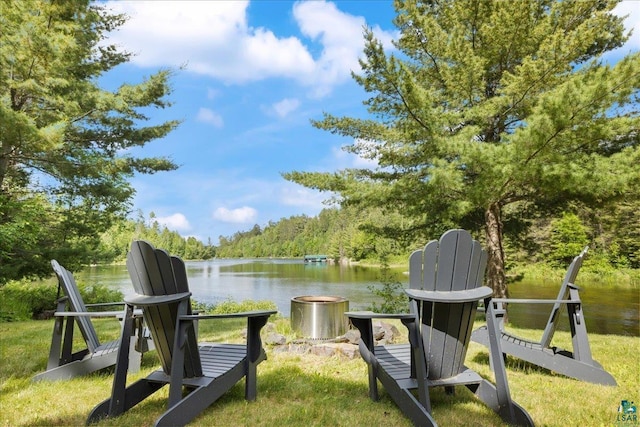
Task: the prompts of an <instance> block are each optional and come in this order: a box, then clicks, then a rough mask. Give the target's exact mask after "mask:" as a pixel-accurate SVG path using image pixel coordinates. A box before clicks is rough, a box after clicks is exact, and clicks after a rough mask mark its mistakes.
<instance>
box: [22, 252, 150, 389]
mask: <svg viewBox="0 0 640 427" xmlns="http://www.w3.org/2000/svg"><path fill="white" fill-rule="evenodd" d="M51 266H52V267H53V271H54V272H55V274H56V276H57V277H58V295H60V289H62V290H63V292H64V296H62V297H60V298H58V300H57V302H56V304H57V308H56V311H55V313H54V317H55V322H54V325H53V334H52V336H51V348H50V350H49V359H48V361H47V370H46V371H45V372H42V373H40V374H38V375H36V376H35V377H34V378H33V380H34V381H40V380H63V379H69V378H72V377H75V376H78V375H85V374H88V373H91V372H94V371H98V370H100V369H104V368H107V367H110V366H114V365H115V364H116V356H117V353H118V345H119V341H118V340H114V341H110V342H107V343H101V342H100V340H99V339H98V334H97V332H96V330H95V328H94V326H93V323H92V322H91V318H100V317H102V318H104V317H111V318H118V319H122V317H123V314H124V307H123V306H124V303H123V302H116V303H113V302H110V303H100V304H85V303H84V301H83V299H82V296H81V295H80V291H79V290H78V286H77V285H76V281H75V279H74V277H73V274H71V272H70V271H69V270H67V269H66V268H64V267H63V266H61V265H60V264H59V263H58V262H57V261H56V260H51ZM116 306H120V307H122V308H121V309H120V310H116V311H89V310H88V309H89V308H98V307H116ZM75 325H77V326H78V329H79V330H80V332H81V334H82V337H83V338H84V341H85V345H86V346H85V347H84V348H83V349H81V350H76V351H74V350H73V335H74V329H75V327H74V326H75ZM131 327H132V332H133V333H132V335H131V339H132V340H133V341H134V343H133V345H131V346H129V349H130V350H129V351H130V354H129V369H130V370H131V371H132V372H137V371H138V370H139V369H140V363H141V360H142V353H143V352H145V351H149V350H152V349H153V343H152V342H150V341H151V339H150V337H149V336H148V335H146V334H145V329H144V327H143V322H142V317H141V313H138V315H137V317H136V318H135V319H134V321H133V322H132V325H131Z"/></svg>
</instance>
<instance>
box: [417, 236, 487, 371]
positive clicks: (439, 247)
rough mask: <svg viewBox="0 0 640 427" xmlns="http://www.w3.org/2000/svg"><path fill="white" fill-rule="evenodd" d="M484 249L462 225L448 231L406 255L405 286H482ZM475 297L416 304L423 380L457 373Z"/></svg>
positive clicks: (435, 288)
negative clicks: (423, 355)
mask: <svg viewBox="0 0 640 427" xmlns="http://www.w3.org/2000/svg"><path fill="white" fill-rule="evenodd" d="M486 266H487V252H486V251H485V250H484V249H483V248H482V246H481V245H480V243H479V242H478V241H475V240H473V238H472V237H471V235H470V234H469V233H468V232H467V231H465V230H459V229H455V230H449V231H447V232H446V233H444V234H443V235H442V237H441V238H440V240H432V241H430V242H429V243H427V245H426V246H425V248H424V249H423V250H418V251H415V252H413V253H412V254H411V256H410V257H409V286H410V287H411V288H412V289H423V290H428V291H440V292H448V291H464V290H468V289H475V288H477V287H479V286H482V283H483V280H484V273H485V269H486ZM477 306H478V301H470V302H465V303H432V302H428V301H423V302H421V304H419V306H418V310H419V315H420V317H421V335H422V340H423V345H424V348H425V349H429V350H428V354H426V357H427V361H426V362H427V370H428V372H427V375H428V377H429V379H441V378H450V377H453V376H455V375H457V374H459V373H460V372H462V370H463V368H464V366H463V364H464V358H465V357H466V353H467V348H468V344H469V340H470V338H471V332H472V328H473V321H474V319H475V314H476V309H477Z"/></svg>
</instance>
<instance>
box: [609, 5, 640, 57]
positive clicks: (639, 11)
mask: <svg viewBox="0 0 640 427" xmlns="http://www.w3.org/2000/svg"><path fill="white" fill-rule="evenodd" d="M613 13H614V14H616V15H618V16H626V15H628V16H627V18H626V19H625V21H624V26H625V28H626V29H627V30H632V31H633V33H632V34H631V37H630V38H629V40H627V43H626V44H625V45H624V48H627V49H634V50H637V49H640V2H638V1H636V0H626V1H623V2H620V3H618V5H617V6H616V7H615V8H614V9H613Z"/></svg>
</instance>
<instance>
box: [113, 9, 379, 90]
mask: <svg viewBox="0 0 640 427" xmlns="http://www.w3.org/2000/svg"><path fill="white" fill-rule="evenodd" d="M248 4H249V2H248V1H180V2H177V1H140V0H138V1H109V2H108V3H107V7H109V8H110V9H112V10H113V11H114V12H117V13H125V14H126V15H128V16H129V17H130V19H129V21H127V22H126V23H125V24H124V25H123V26H122V27H121V28H120V29H119V30H118V31H116V32H114V33H112V34H111V35H110V38H109V40H108V41H109V43H115V44H117V45H119V46H121V47H122V48H124V49H125V50H127V51H130V52H132V53H134V54H135V56H134V57H133V58H132V60H131V62H132V63H133V64H136V65H138V66H141V67H159V66H169V67H179V66H182V65H185V66H186V70H187V71H190V72H194V73H198V74H204V75H207V76H211V77H213V78H216V79H219V80H221V81H222V82H224V83H227V84H242V83H246V82H251V81H260V80H264V79H267V78H272V77H279V78H287V79H292V80H294V81H296V82H298V83H300V84H302V85H304V86H306V87H309V88H310V89H311V92H312V95H314V96H323V95H326V94H328V93H329V92H330V91H331V90H332V89H333V87H334V86H335V85H337V84H340V83H342V82H344V81H346V80H349V79H350V72H351V70H354V71H358V70H359V64H358V56H360V55H361V54H362V50H363V47H364V40H363V37H362V26H363V25H364V24H365V20H364V18H363V17H361V16H353V15H349V14H347V13H344V12H341V11H340V10H338V8H337V7H336V6H335V4H334V3H331V2H327V1H310V2H297V3H294V4H293V16H294V19H295V20H296V23H297V24H298V26H299V29H300V32H301V35H302V37H300V38H298V37H292V36H289V37H278V36H277V35H276V34H274V33H273V31H272V30H271V29H268V28H262V27H259V28H255V27H252V26H250V23H248V22H247V7H248ZM375 32H376V34H377V35H378V37H379V38H380V39H381V40H383V41H385V43H386V45H387V46H390V43H389V42H390V40H391V38H392V35H391V33H385V32H384V31H381V30H380V29H379V28H376V29H375ZM312 43H319V44H320V46H321V53H320V54H319V57H317V58H314V57H313V55H312V54H311V50H312V49H311V48H310V47H309V46H310V45H311V44H312ZM313 50H314V51H315V48H314V49H313Z"/></svg>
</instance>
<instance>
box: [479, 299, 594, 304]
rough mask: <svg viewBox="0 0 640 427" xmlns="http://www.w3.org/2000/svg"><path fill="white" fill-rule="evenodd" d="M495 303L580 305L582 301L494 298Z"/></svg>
mask: <svg viewBox="0 0 640 427" xmlns="http://www.w3.org/2000/svg"><path fill="white" fill-rule="evenodd" d="M491 301H492V302H494V303H503V304H580V303H581V302H582V301H581V300H580V299H526V298H494V299H492V300H491Z"/></svg>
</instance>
